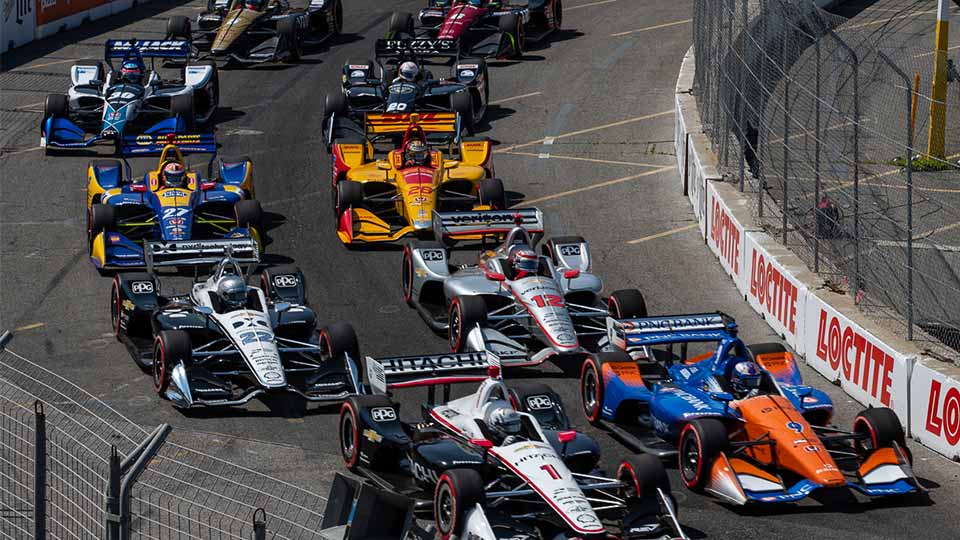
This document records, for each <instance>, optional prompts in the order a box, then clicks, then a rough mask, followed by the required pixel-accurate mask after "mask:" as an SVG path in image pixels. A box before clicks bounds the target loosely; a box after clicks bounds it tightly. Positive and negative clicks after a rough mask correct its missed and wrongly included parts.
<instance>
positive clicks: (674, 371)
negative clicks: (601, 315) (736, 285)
mask: <svg viewBox="0 0 960 540" xmlns="http://www.w3.org/2000/svg"><path fill="white" fill-rule="evenodd" d="M607 340H608V347H606V348H605V350H606V351H607V352H601V353H597V354H594V355H591V356H590V357H588V358H587V360H586V361H585V362H584V364H583V366H582V369H581V376H580V397H581V404H582V406H583V411H584V414H585V415H586V416H587V420H588V421H589V422H590V423H592V424H594V425H598V426H601V427H604V428H606V429H608V430H609V431H611V432H612V433H613V434H614V435H615V436H616V437H617V438H619V439H621V440H623V441H624V442H626V443H627V444H629V445H630V446H632V447H634V448H636V449H638V450H640V451H643V452H647V453H651V454H654V455H657V456H659V457H661V458H667V457H673V456H677V457H678V458H679V468H680V476H681V478H682V479H683V481H684V483H685V484H686V485H687V487H689V488H690V489H691V490H693V491H696V492H706V493H709V494H712V495H714V496H716V497H719V498H721V499H723V500H725V501H727V502H729V503H733V504H738V505H739V504H748V503H755V502H760V503H763V502H792V501H797V500H800V499H803V498H805V497H807V496H808V495H809V494H811V493H812V492H814V491H817V490H822V489H853V490H855V491H857V492H859V493H861V494H864V495H867V496H871V497H878V496H889V495H905V494H912V493H920V492H923V491H924V488H923V487H922V486H921V485H920V483H919V481H918V480H917V478H916V476H915V475H914V473H913V469H912V465H911V457H910V452H909V450H908V449H907V447H906V440H905V435H904V430H903V426H902V425H901V423H900V421H899V419H898V418H897V415H896V414H895V413H894V412H893V411H892V410H891V409H888V408H885V407H878V408H869V409H866V410H864V411H862V412H861V413H860V414H858V415H857V417H856V418H855V420H854V422H853V428H852V429H851V430H850V431H844V430H841V429H838V428H836V427H833V426H831V425H829V422H830V419H831V417H832V414H833V403H832V401H831V399H830V397H829V396H828V395H827V394H826V393H824V392H822V391H820V390H817V389H815V388H812V387H810V386H806V385H804V384H803V381H802V379H801V375H800V371H799V368H798V366H797V365H796V363H795V360H794V358H793V355H792V354H790V352H788V351H787V350H786V349H785V348H784V347H783V345H780V344H778V343H764V344H758V345H751V346H749V347H748V346H747V345H745V344H744V343H743V341H741V340H740V339H739V338H738V337H737V326H736V323H735V322H734V321H733V319H732V318H730V317H729V316H727V315H725V314H723V313H704V314H695V315H680V316H670V317H650V318H642V319H623V320H615V319H612V318H610V319H607ZM696 349H699V350H696Z"/></svg>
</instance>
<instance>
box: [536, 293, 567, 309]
mask: <svg viewBox="0 0 960 540" xmlns="http://www.w3.org/2000/svg"><path fill="white" fill-rule="evenodd" d="M531 300H533V301H534V303H536V304H537V307H547V306H550V307H563V298H561V297H559V296H557V295H555V294H538V295H537V296H534V297H533V298H531Z"/></svg>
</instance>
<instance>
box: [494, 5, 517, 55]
mask: <svg viewBox="0 0 960 540" xmlns="http://www.w3.org/2000/svg"><path fill="white" fill-rule="evenodd" d="M499 24H500V32H501V33H503V35H504V36H506V37H507V39H508V40H509V41H510V45H511V47H512V49H513V50H512V51H511V53H512V54H510V55H508V57H509V58H520V57H522V56H523V21H522V20H521V19H520V16H519V15H517V14H516V13H510V14H508V15H504V16H503V17H500V21H499Z"/></svg>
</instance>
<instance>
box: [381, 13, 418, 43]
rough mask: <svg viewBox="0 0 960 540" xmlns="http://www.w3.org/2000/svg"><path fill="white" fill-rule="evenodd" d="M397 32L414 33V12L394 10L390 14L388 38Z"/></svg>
mask: <svg viewBox="0 0 960 540" xmlns="http://www.w3.org/2000/svg"><path fill="white" fill-rule="evenodd" d="M396 34H409V35H411V36H412V35H413V14H411V13H407V12H405V11H394V12H393V13H392V14H391V15H390V23H389V24H388V26H387V36H386V37H387V39H391V38H392V37H394V36H395V35H396Z"/></svg>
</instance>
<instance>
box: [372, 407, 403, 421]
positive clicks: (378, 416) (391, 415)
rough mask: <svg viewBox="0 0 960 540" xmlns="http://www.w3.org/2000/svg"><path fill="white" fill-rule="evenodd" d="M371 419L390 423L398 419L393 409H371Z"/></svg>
mask: <svg viewBox="0 0 960 540" xmlns="http://www.w3.org/2000/svg"><path fill="white" fill-rule="evenodd" d="M370 417H371V418H373V421H374V422H390V421H393V420H396V419H397V412H396V411H395V410H393V408H392V407H374V408H373V409H370Z"/></svg>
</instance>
